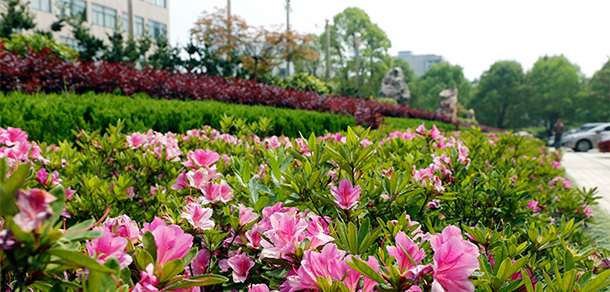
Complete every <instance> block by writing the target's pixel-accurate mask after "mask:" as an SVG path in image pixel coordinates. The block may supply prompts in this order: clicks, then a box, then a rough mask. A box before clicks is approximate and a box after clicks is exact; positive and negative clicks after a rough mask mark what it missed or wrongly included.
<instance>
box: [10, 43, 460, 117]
mask: <svg viewBox="0 0 610 292" xmlns="http://www.w3.org/2000/svg"><path fill="white" fill-rule="evenodd" d="M116 89H120V90H121V92H122V93H123V94H125V95H129V96H132V95H133V94H136V93H146V94H148V95H150V96H151V97H157V98H165V99H179V100H186V99H193V100H205V99H209V100H216V101H221V102H227V103H238V104H248V105H267V106H273V107H281V108H293V109H303V110H309V111H319V112H327V113H333V114H343V115H350V116H353V117H354V118H355V119H356V122H357V123H359V124H366V125H368V126H371V127H373V128H377V127H378V126H379V125H380V123H381V122H382V120H383V117H384V116H386V117H404V118H417V119H425V120H436V121H443V122H447V123H451V119H449V118H446V117H441V116H439V115H438V114H437V113H435V112H426V111H423V110H415V109H411V108H408V107H404V106H397V105H390V104H384V103H378V102H374V101H367V100H364V99H359V98H350V97H344V96H333V95H319V94H317V93H316V92H313V91H305V92H299V91H296V90H288V89H283V88H280V87H274V86H270V85H266V84H262V83H254V82H253V81H247V80H242V79H225V78H222V77H210V76H204V75H198V74H191V73H176V72H171V71H167V70H158V69H150V68H148V69H144V70H136V69H133V68H132V67H130V65H129V64H122V63H106V62H94V63H72V62H68V61H63V60H60V59H58V58H56V57H55V56H54V55H53V54H52V53H50V52H48V51H42V52H38V53H34V52H31V53H30V54H28V56H26V57H21V56H19V55H18V54H16V53H12V52H8V51H6V50H4V48H3V47H2V46H1V45H0V90H1V91H3V92H7V91H12V90H16V91H22V92H29V93H34V92H37V91H43V92H47V93H51V92H54V93H61V92H63V91H66V90H68V91H74V92H76V93H85V92H88V91H94V92H97V93H109V92H114V91H115V90H116Z"/></svg>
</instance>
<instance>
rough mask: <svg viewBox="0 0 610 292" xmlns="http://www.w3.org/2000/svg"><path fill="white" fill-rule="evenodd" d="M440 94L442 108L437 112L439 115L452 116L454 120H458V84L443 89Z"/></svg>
mask: <svg viewBox="0 0 610 292" xmlns="http://www.w3.org/2000/svg"><path fill="white" fill-rule="evenodd" d="M438 96H439V97H440V108H439V109H438V110H437V111H436V112H437V113H438V114H439V115H442V116H446V117H450V118H451V119H452V120H457V102H458V89H457V86H454V87H453V88H450V89H445V90H443V91H441V93H440V94H439V95H438Z"/></svg>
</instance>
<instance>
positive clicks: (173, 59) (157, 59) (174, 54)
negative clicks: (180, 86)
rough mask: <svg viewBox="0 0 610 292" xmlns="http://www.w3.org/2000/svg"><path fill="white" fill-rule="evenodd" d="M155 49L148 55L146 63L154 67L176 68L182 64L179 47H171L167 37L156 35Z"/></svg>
mask: <svg viewBox="0 0 610 292" xmlns="http://www.w3.org/2000/svg"><path fill="white" fill-rule="evenodd" d="M155 47H156V49H155V50H154V52H153V53H152V54H151V55H150V56H148V64H149V65H150V66H152V67H153V68H155V69H169V70H177V69H178V68H179V67H180V66H181V65H182V60H181V59H180V48H179V47H173V48H172V47H171V46H170V44H169V42H168V41H167V38H165V37H158V38H156V40H155Z"/></svg>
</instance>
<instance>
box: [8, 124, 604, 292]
mask: <svg viewBox="0 0 610 292" xmlns="http://www.w3.org/2000/svg"><path fill="white" fill-rule="evenodd" d="M225 126H232V125H225ZM121 128H122V124H121V123H119V125H117V126H116V127H115V126H113V127H110V128H109V129H107V134H105V135H103V136H102V135H100V134H99V133H100V132H99V131H95V132H91V133H90V132H86V131H80V132H79V133H78V136H77V139H76V141H75V142H74V143H71V142H64V143H60V144H59V146H56V145H46V144H44V143H43V144H37V143H35V142H30V141H29V140H28V134H27V133H25V132H23V131H21V130H20V129H15V128H6V129H0V158H1V159H2V164H0V181H1V187H0V199H1V202H2V204H1V205H0V206H1V208H0V216H2V218H3V221H2V227H0V230H1V231H0V248H1V249H2V251H1V253H0V255H1V260H0V265H1V267H2V273H3V274H2V275H3V276H2V285H3V287H2V289H3V291H5V289H7V288H9V287H10V288H11V289H17V288H19V289H22V288H23V287H31V288H32V289H39V290H44V291H48V290H62V289H63V290H65V289H69V290H80V289H88V290H91V291H93V290H104V291H108V290H112V291H117V290H123V291H126V290H132V289H133V290H135V291H160V290H164V291H173V290H183V289H184V290H198V291H201V289H202V288H200V287H202V286H205V289H206V290H209V291H220V290H223V291H224V290H226V291H230V290H237V291H248V290H255V291H265V292H267V291H270V290H279V291H286V292H290V291H301V290H316V291H325V292H326V291H439V292H440V291H475V289H476V290H480V291H597V290H599V289H602V288H603V287H605V286H608V285H609V284H610V280H608V278H609V276H610V271H609V270H608V268H609V266H608V265H607V264H606V263H607V262H608V259H607V257H608V256H609V253H608V252H607V251H605V250H603V249H600V248H598V247H597V246H596V245H595V244H594V243H593V240H592V239H590V238H588V237H587V236H586V235H585V234H584V232H583V223H587V222H588V223H592V220H593V218H592V217H591V215H592V214H591V213H590V211H588V208H589V206H590V205H592V204H594V203H595V199H596V198H595V197H594V195H593V193H592V192H585V191H579V190H575V189H572V188H570V185H569V181H568V180H567V179H565V178H564V176H563V175H564V173H563V170H562V169H561V168H560V167H559V166H558V164H557V161H559V159H560V153H552V152H548V151H547V150H546V149H545V148H544V147H543V146H542V145H541V143H540V142H539V141H537V140H533V139H529V138H525V137H517V136H513V135H510V134H497V135H496V134H483V133H481V132H479V131H475V132H472V133H470V132H469V133H456V134H452V135H443V133H441V132H440V131H439V130H438V129H437V128H436V127H433V128H432V129H426V128H425V127H424V126H423V125H422V126H420V127H418V128H417V129H413V130H409V131H406V132H391V133H388V132H385V131H383V130H375V131H371V132H369V131H368V130H364V129H361V128H355V129H351V128H348V131H347V132H346V133H345V132H344V133H327V134H325V135H324V136H319V137H316V136H315V135H311V136H310V137H309V138H307V139H305V138H297V139H290V138H287V137H277V136H272V137H266V138H259V137H258V136H256V135H253V134H251V133H249V134H242V135H231V134H226V133H221V132H219V131H217V130H215V129H213V128H210V127H204V128H203V129H193V130H189V131H187V132H186V133H184V134H174V133H158V132H154V131H148V132H146V133H130V134H128V135H126V134H123V133H122V131H121ZM534 202H535V203H534Z"/></svg>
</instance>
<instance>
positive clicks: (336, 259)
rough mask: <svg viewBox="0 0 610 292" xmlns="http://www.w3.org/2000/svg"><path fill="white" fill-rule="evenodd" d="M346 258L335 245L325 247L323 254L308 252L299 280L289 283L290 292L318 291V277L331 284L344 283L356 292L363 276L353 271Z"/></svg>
mask: <svg viewBox="0 0 610 292" xmlns="http://www.w3.org/2000/svg"><path fill="white" fill-rule="evenodd" d="M344 258H345V252H344V251H342V250H339V249H338V248H337V246H336V245H334V244H327V245H325V246H324V247H323V248H322V251H321V252H315V251H311V250H306V251H305V252H304V253H303V259H302V261H301V266H300V267H299V269H298V272H297V274H298V278H297V279H293V280H292V282H291V283H289V284H290V286H292V287H291V289H290V291H298V290H303V289H309V290H318V277H322V278H324V279H325V280H326V281H327V283H329V284H330V283H332V281H333V280H337V281H342V282H343V283H344V284H345V285H346V286H347V287H348V289H349V290H350V291H355V290H356V289H355V288H356V287H357V285H358V281H359V280H360V276H361V275H360V274H359V273H357V272H356V271H354V270H352V269H351V268H350V267H349V265H348V264H347V263H346V262H345V260H344ZM289 281H290V280H289ZM350 288H351V289H350Z"/></svg>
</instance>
